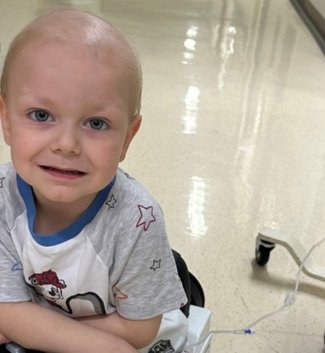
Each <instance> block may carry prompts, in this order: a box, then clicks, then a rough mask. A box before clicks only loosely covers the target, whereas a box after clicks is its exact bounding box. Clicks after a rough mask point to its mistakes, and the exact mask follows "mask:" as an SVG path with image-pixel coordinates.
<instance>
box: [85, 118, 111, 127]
mask: <svg viewBox="0 0 325 353" xmlns="http://www.w3.org/2000/svg"><path fill="white" fill-rule="evenodd" d="M87 124H88V126H89V127H90V128H91V129H94V130H106V129H107V128H108V125H107V123H106V122H105V121H104V120H103V119H99V118H94V119H90V120H89V121H88V123H87Z"/></svg>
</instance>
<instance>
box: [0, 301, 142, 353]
mask: <svg viewBox="0 0 325 353" xmlns="http://www.w3.org/2000/svg"><path fill="white" fill-rule="evenodd" d="M0 332H1V334H2V335H3V336H5V337H7V338H8V339H10V340H11V341H14V342H16V343H18V344H20V345H21V346H23V347H26V348H32V349H36V350H40V351H47V352H57V353H89V352H96V353H136V352H137V351H136V350H135V349H134V348H133V347H132V346H131V345H129V344H128V343H127V342H126V341H125V340H123V339H121V338H119V337H117V336H115V335H114V334H111V333H109V332H105V331H104V330H101V329H98V328H96V327H91V326H88V325H85V324H83V323H81V322H78V321H76V320H73V319H71V318H69V317H66V316H64V315H62V314H60V313H57V312H55V311H52V310H50V309H46V308H43V307H41V306H40V305H37V304H33V303H31V302H24V303H0Z"/></svg>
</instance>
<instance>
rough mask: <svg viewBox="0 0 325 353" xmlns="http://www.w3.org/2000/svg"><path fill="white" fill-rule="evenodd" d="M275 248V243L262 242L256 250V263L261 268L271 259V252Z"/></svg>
mask: <svg viewBox="0 0 325 353" xmlns="http://www.w3.org/2000/svg"><path fill="white" fill-rule="evenodd" d="M274 248H275V245H274V244H273V243H270V242H267V241H265V240H264V241H261V243H260V245H259V246H258V247H257V248H256V249H255V261H256V263H257V264H258V265H259V266H265V265H266V264H267V263H268V261H269V259H270V252H271V251H272V250H273V249H274Z"/></svg>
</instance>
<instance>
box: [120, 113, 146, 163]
mask: <svg viewBox="0 0 325 353" xmlns="http://www.w3.org/2000/svg"><path fill="white" fill-rule="evenodd" d="M141 121H142V116H141V115H140V114H137V115H136V116H135V117H133V118H132V121H131V122H130V126H129V129H128V133H127V135H126V138H125V140H124V145H123V148H122V153H121V156H120V162H122V161H123V160H124V158H125V156H126V152H127V151H128V148H129V146H130V143H131V141H132V140H133V137H134V136H135V135H136V133H137V132H138V131H139V129H140V126H141Z"/></svg>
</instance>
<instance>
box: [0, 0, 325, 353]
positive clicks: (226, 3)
mask: <svg viewBox="0 0 325 353" xmlns="http://www.w3.org/2000/svg"><path fill="white" fill-rule="evenodd" d="M62 6H74V7H77V8H83V9H87V10H90V11H93V12H94V13H97V14H99V15H101V16H103V17H105V18H107V19H109V20H110V21H111V22H112V23H114V24H115V25H117V26H118V27H119V28H120V29H121V30H122V31H123V32H124V33H125V34H126V35H127V37H128V38H129V39H130V41H131V42H132V43H133V44H134V46H135V47H136V48H137V50H138V52H139V56H140V58H141V61H142V64H143V71H144V97H143V117H144V121H143V126H142V130H141V132H140V133H139V135H138V137H137V139H136V140H135V142H134V144H133V146H132V148H131V151H130V153H129V155H128V158H127V160H126V162H124V163H123V168H124V169H126V170H127V171H128V172H129V173H131V174H133V175H134V176H135V177H136V178H137V179H139V180H140V181H141V182H142V183H143V184H144V185H145V186H146V187H147V188H148V189H149V190H150V191H151V193H152V194H153V195H154V196H155V197H156V198H157V199H158V200H159V201H160V203H161V205H162V207H163V208H164V211H165V216H166V223H167V228H168V231H169V234H170V242H171V245H172V247H174V248H175V249H177V250H178V251H180V252H181V253H182V254H183V257H184V258H185V259H186V261H187V262H188V265H189V267H190V270H191V271H192V272H193V273H194V274H195V275H196V276H197V277H198V278H199V279H200V281H201V283H202V285H203V287H204V289H205V294H206V306H207V307H208V308H209V309H211V310H212V312H213V319H212V325H211V328H213V329H221V330H222V329H232V328H235V329H236V328H242V327H245V326H246V325H248V324H250V323H251V322H254V321H255V320H257V319H259V318H260V317H262V316H264V315H266V314H268V313H269V312H271V311H273V310H276V309H277V308H279V307H281V305H282V303H283V300H284V298H285V295H286V293H287V292H288V291H290V290H292V289H293V288H294V285H295V278H296V274H297V269H298V267H297V266H296V264H295V263H294V261H293V259H292V258H291V257H290V255H289V253H288V252H287V251H286V250H285V249H284V248H283V247H277V248H276V249H275V250H274V251H273V253H272V256H271V259H270V261H269V263H268V265H267V266H266V267H265V268H260V267H257V266H256V265H255V262H254V250H255V238H256V235H257V232H258V231H259V230H260V229H261V228H262V227H263V226H269V227H273V228H276V229H279V230H280V231H282V232H285V233H288V234H290V235H293V236H295V237H297V238H298V239H299V240H300V242H301V243H302V244H303V245H304V246H306V247H307V248H309V247H310V246H312V245H313V244H314V243H315V242H316V241H317V240H319V239H321V238H322V237H324V236H325V99H324V98H325V61H324V56H323V54H322V52H321V51H320V49H319V48H318V47H317V44H316V43H315V41H314V40H313V38H312V36H311V35H310V33H309V31H308V30H307V28H306V27H305V26H304V25H303V23H302V21H301V20H300V18H299V17H298V16H297V14H296V12H295V11H294V9H293V8H292V6H291V5H290V2H289V1H287V0H250V1H247V0H186V1H185V0H177V1H176V0H153V1H145V0H107V1H95V0H93V1H87V0H83V1H81V0H79V1H52V0H51V1H50V0H43V1H41V0H39V1H37V0H30V1H24V0H0V40H1V58H0V59H1V61H2V60H3V55H4V52H5V50H6V48H7V46H8V42H9V41H10V39H11V38H12V36H13V35H14V34H15V33H16V32H17V31H18V30H19V29H20V28H21V26H23V25H24V24H25V23H27V22H28V21H29V20H31V19H32V18H33V17H34V16H35V15H37V14H39V13H41V12H42V11H44V10H48V9H51V8H56V7H62ZM0 153H1V161H5V160H8V158H9V156H8V153H7V149H6V147H5V146H4V144H3V143H1V149H0ZM324 253H325V245H324V246H322V247H320V248H319V249H316V250H315V252H314V253H313V254H312V258H313V261H315V262H316V263H317V264H319V265H324V266H325V257H324V256H323V254H324ZM255 330H256V334H255V335H250V336H244V335H229V334H228V335H218V336H215V338H214V340H213V344H212V347H211V353H217V352H222V353H226V352H232V353H234V352H238V353H239V352H240V353H245V352H247V353H248V352H250V353H252V352H254V353H255V352H278V353H305V352H318V353H320V352H323V347H324V343H323V334H324V330H325V284H324V283H323V282H321V281H316V280H313V279H310V278H308V277H306V276H302V278H301V285H300V294H299V296H298V300H297V302H296V304H295V305H293V306H292V307H290V308H287V309H285V310H283V311H282V312H280V313H278V314H277V315H276V316H273V317H271V318H268V319H265V320H264V321H261V322H260V323H259V324H258V325H257V326H256V327H255Z"/></svg>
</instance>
